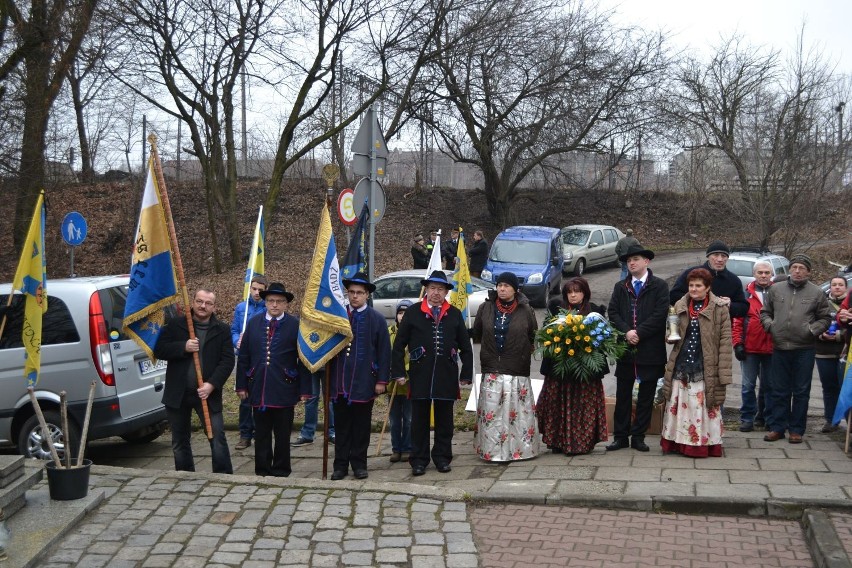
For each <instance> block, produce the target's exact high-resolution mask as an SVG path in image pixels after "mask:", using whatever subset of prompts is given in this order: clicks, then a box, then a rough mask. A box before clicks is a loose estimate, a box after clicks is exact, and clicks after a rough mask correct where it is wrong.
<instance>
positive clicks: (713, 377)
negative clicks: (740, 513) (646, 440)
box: [660, 268, 732, 458]
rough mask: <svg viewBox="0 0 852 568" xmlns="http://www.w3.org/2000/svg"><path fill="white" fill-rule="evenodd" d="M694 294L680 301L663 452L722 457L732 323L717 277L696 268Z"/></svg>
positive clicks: (691, 286) (665, 386)
mask: <svg viewBox="0 0 852 568" xmlns="http://www.w3.org/2000/svg"><path fill="white" fill-rule="evenodd" d="M686 280H687V282H688V284H689V291H688V292H687V293H686V295H685V296H684V297H683V298H681V299H680V300H678V301H677V303H675V306H674V307H675V312H676V313H677V315H678V332H679V334H680V337H681V339H679V340H678V341H677V343H675V346H674V349H673V350H672V352H671V355H670V356H669V362H668V364H667V365H666V374H665V378H664V383H663V396H664V397H665V400H666V406H665V414H664V416H663V433H662V437H661V439H660V446H661V447H662V449H663V453H664V454H667V453H679V454H683V455H685V456H689V457H693V458H706V457H708V456H710V457H721V456H722V435H723V433H724V426H723V424H722V411H721V405H722V404H723V403H724V402H725V391H726V388H727V386H728V385H729V384H731V378H732V376H731V319H730V316H729V314H728V306H727V304H726V302H725V301H724V300H722V299H720V298H718V297H717V296H715V295H714V294H713V293H711V292H710V284H711V283H712V282H713V276H712V275H711V274H710V271H709V270H707V269H706V268H696V269H695V270H692V271H691V272H690V273H689V274H688V275H687V277H686Z"/></svg>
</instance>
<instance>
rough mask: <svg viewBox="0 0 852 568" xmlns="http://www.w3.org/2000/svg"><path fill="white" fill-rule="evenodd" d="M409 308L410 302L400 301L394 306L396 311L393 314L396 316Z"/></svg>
mask: <svg viewBox="0 0 852 568" xmlns="http://www.w3.org/2000/svg"><path fill="white" fill-rule="evenodd" d="M411 306H412V303H411V300H400V301H399V303H398V304H397V305H396V311H395V312H394V313H396V314H398V313H399V312H404V311H405V310H407V309H408V308H410V307H411Z"/></svg>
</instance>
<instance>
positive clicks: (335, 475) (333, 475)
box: [331, 469, 346, 481]
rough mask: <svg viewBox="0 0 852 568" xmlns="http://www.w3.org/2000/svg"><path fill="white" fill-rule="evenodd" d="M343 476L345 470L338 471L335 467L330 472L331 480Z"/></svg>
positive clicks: (339, 478) (336, 479)
mask: <svg viewBox="0 0 852 568" xmlns="http://www.w3.org/2000/svg"><path fill="white" fill-rule="evenodd" d="M344 477H346V472H345V471H340V470H339V469H335V470H334V472H333V473H332V474H331V480H332V481H340V480H341V479H343V478H344Z"/></svg>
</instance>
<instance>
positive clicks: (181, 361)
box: [154, 289, 234, 473]
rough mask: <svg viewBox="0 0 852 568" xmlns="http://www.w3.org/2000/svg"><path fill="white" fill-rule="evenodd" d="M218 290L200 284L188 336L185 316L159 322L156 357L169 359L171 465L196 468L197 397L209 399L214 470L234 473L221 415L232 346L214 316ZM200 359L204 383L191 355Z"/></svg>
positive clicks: (200, 414)
mask: <svg viewBox="0 0 852 568" xmlns="http://www.w3.org/2000/svg"><path fill="white" fill-rule="evenodd" d="M215 312H216V295H215V294H214V293H213V292H211V291H210V290H205V289H200V290H198V291H197V292H196V293H195V298H194V299H193V303H192V321H193V328H194V330H195V338H194V339H190V337H189V327H188V326H187V323H186V317H185V316H179V317H175V318H173V319H171V320H169V322H168V323H167V324H166V325H165V326H164V327H163V330H162V332H161V334H160V338H159V339H158V340H157V346H156V347H155V348H154V356H155V357H156V358H157V359H163V360H165V361H168V362H169V366H168V368H167V369H166V387H165V389H164V390H163V404H164V405H165V406H166V414H167V417H168V420H169V426H170V428H171V431H172V451H173V452H174V457H175V470H177V471H195V461H194V459H193V457H192V443H191V435H192V425H191V420H192V412H193V410H194V411H195V413H196V414H198V418H199V419H200V420H201V423H202V424H204V413H203V412H202V407H201V401H202V400H206V401H207V408H208V411H209V414H210V424H211V428H212V430H213V439H212V440H210V450H211V455H212V460H213V473H234V468H233V466H232V465H231V453H230V452H229V451H228V441H227V439H226V438H225V422H224V420H223V418H222V388H223V387H224V386H225V381H227V380H228V377H229V376H230V375H231V371H233V369H234V348H233V346H232V344H231V331H230V328H229V327H228V324H226V323H225V322H221V321H219V320H218V319H216V314H215ZM194 353H198V354H199V357H200V358H201V361H200V362H201V376H202V379H203V384H202V385H201V386H200V387H199V386H198V379H197V376H196V374H195V363H194V361H193V354H194Z"/></svg>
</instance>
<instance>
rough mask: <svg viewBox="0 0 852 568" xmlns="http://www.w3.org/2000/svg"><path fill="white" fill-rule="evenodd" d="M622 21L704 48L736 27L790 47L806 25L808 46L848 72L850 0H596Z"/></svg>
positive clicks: (760, 40) (755, 38) (758, 39)
mask: <svg viewBox="0 0 852 568" xmlns="http://www.w3.org/2000/svg"><path fill="white" fill-rule="evenodd" d="M600 1H601V6H602V7H605V8H615V9H616V11H617V13H618V19H619V20H620V21H621V22H622V23H624V24H634V25H641V26H643V27H646V28H651V29H657V28H662V29H665V30H668V31H669V32H670V33H671V38H672V40H673V42H674V43H675V45H677V46H679V47H687V46H690V47H693V48H696V49H706V48H707V46H709V45H710V44H713V43H714V42H718V38H719V35H720V34H722V35H728V34H730V33H732V32H739V33H740V34H741V35H743V36H744V37H746V38H748V40H749V41H750V42H751V43H754V44H758V45H771V46H773V47H775V48H777V49H780V50H782V51H787V50H790V49H792V48H793V47H794V46H795V43H796V37H797V35H798V33H799V31H800V30H801V26H802V23H803V22H804V23H805V24H806V27H805V43H806V45H807V46H811V47H816V46H818V47H820V48H821V49H823V50H824V52H825V54H826V55H829V56H830V59H831V60H832V61H835V62H836V63H837V64H838V67H837V70H838V71H839V72H841V73H850V72H852V33H850V26H852V2H850V1H849V0H808V1H802V0H715V1H714V2H696V1H694V0H693V1H690V0H600Z"/></svg>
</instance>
